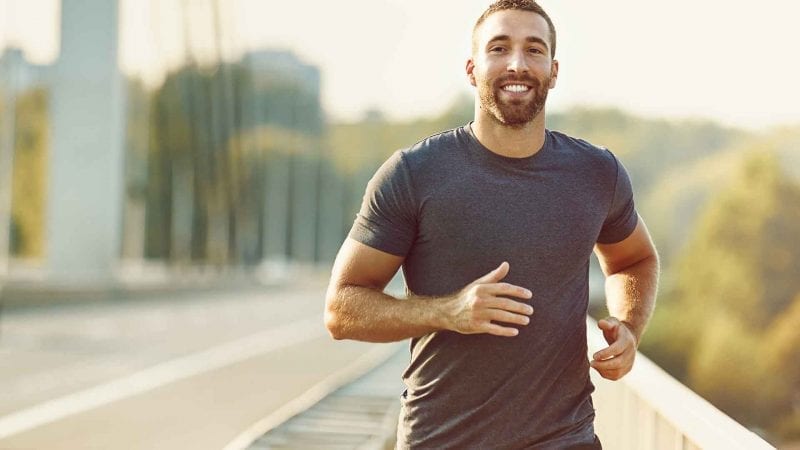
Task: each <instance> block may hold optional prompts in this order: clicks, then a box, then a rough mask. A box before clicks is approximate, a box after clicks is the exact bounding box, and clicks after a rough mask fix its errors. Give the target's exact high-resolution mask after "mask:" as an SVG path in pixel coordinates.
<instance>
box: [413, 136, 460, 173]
mask: <svg viewBox="0 0 800 450" xmlns="http://www.w3.org/2000/svg"><path fill="white" fill-rule="evenodd" d="M464 133H465V132H464V130H463V127H458V128H453V129H450V130H446V131H442V132H439V133H436V134H433V135H430V136H428V137H426V138H424V139H422V140H420V141H418V142H417V143H415V144H414V145H412V146H410V147H408V148H405V149H401V150H399V151H398V152H397V153H398V158H401V159H403V160H404V161H405V162H406V164H407V165H408V167H409V169H410V170H412V171H418V170H423V169H424V168H426V167H427V168H430V167H431V166H436V165H439V164H446V163H447V161H448V160H451V159H452V156H453V154H454V151H455V149H457V148H459V147H460V146H461V145H462V144H463V142H462V141H463V140H464V139H465V137H464Z"/></svg>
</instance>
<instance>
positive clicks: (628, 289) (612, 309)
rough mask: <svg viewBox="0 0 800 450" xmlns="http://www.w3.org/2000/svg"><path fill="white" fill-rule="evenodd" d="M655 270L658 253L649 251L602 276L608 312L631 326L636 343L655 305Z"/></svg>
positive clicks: (656, 268)
mask: <svg viewBox="0 0 800 450" xmlns="http://www.w3.org/2000/svg"><path fill="white" fill-rule="evenodd" d="M658 273H659V261H658V256H657V255H656V254H655V253H653V254H652V255H650V256H648V257H647V258H645V259H642V260H641V261H638V262H636V263H635V264H632V265H630V266H628V267H626V268H624V269H622V270H619V271H617V272H615V273H612V274H609V275H608V276H607V277H606V284H605V290H606V304H607V306H608V311H609V313H610V314H611V315H612V316H614V317H616V318H618V319H619V320H620V321H622V322H623V323H625V325H626V326H627V327H628V328H630V329H631V331H632V332H633V334H634V336H635V337H636V342H637V345H638V343H639V342H640V340H641V337H642V334H644V330H645V328H646V327H647V322H648V321H649V320H650V317H651V316H652V314H653V309H654V308H655V300H656V293H657V291H658Z"/></svg>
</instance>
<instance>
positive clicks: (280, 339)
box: [0, 316, 325, 439]
mask: <svg viewBox="0 0 800 450" xmlns="http://www.w3.org/2000/svg"><path fill="white" fill-rule="evenodd" d="M324 334H325V328H324V327H323V326H322V318H321V317H317V316H315V317H312V318H308V319H304V320H301V321H297V322H293V323H290V324H288V325H284V326H282V327H278V328H273V329H270V330H265V331H262V332H260V333H256V334H253V335H250V336H247V337H245V338H242V339H239V340H236V341H233V342H229V343H226V344H222V345H218V346H216V347H212V348H210V349H208V350H204V351H201V352H198V353H194V354H191V355H187V356H184V357H181V358H178V359H174V360H171V361H167V362H164V363H161V364H157V365H155V366H153V367H150V368H147V369H144V370H142V371H140V372H136V373H134V374H132V375H129V376H126V377H123V378H120V379H117V380H114V381H111V382H109V383H106V384H102V385H99V386H95V387H93V388H89V389H86V390H83V391H79V392H76V393H74V394H69V395H66V396H64V397H60V398H57V399H54V400H50V401H47V402H44V403H41V404H38V405H36V406H32V407H30V408H27V409H23V410H21V411H18V412H15V413H12V414H9V415H7V416H4V417H0V439H3V438H6V437H8V436H11V435H14V434H18V433H21V432H23V431H27V430H30V429H33V428H36V427H39V426H42V425H44V424H47V423H50V422H55V421H56V420H60V419H63V418H65V417H68V416H70V415H73V414H78V413H82V412H84V411H88V410H90V409H93V408H96V407H98V406H102V405H105V404H108V403H111V402H114V401H117V400H121V399H123V398H126V397H131V396H134V395H137V394H141V393H143V392H146V391H149V390H151V389H155V388H157V387H159V386H163V385H165V384H168V383H172V382H175V381H178V380H182V379H184V378H189V377H191V376H194V375H198V374H201V373H204V372H208V371H211V370H215V369H219V368H222V367H225V366H229V365H231V364H234V363H237V362H240V361H243V360H246V359H248V358H252V357H254V356H257V355H259V354H262V353H267V352H270V351H274V350H278V349H281V348H284V347H289V346H291V345H295V344H298V343H300V342H304V341H309V340H311V339H315V338H318V337H321V336H323V335H324Z"/></svg>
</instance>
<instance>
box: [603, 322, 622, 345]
mask: <svg viewBox="0 0 800 450" xmlns="http://www.w3.org/2000/svg"><path fill="white" fill-rule="evenodd" d="M619 327H620V322H619V320H618V319H617V318H616V317H607V318H605V319H601V320H599V321H597V328H600V329H601V330H603V337H604V338H605V340H606V342H608V343H609V344H611V343H613V342H615V341H616V340H617V338H618V337H619Z"/></svg>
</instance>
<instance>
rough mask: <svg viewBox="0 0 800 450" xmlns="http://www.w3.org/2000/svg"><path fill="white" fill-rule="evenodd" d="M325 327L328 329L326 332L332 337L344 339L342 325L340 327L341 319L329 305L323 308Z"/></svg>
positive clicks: (338, 339)
mask: <svg viewBox="0 0 800 450" xmlns="http://www.w3.org/2000/svg"><path fill="white" fill-rule="evenodd" d="M325 328H326V329H327V330H328V334H330V336H331V337H332V338H333V339H336V340H337V341H340V340H342V339H345V335H344V327H342V321H341V319H340V318H339V317H338V314H336V312H335V311H332V310H331V308H330V307H328V308H325Z"/></svg>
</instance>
